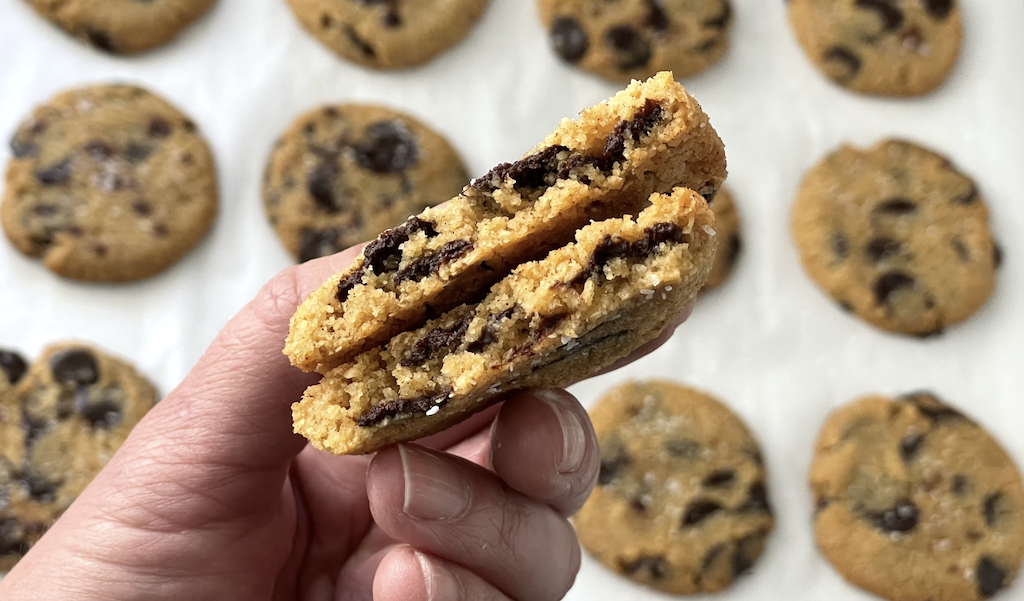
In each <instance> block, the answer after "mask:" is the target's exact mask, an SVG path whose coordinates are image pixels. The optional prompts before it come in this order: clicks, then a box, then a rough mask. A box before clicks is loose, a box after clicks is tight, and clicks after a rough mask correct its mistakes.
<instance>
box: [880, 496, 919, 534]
mask: <svg viewBox="0 0 1024 601" xmlns="http://www.w3.org/2000/svg"><path fill="white" fill-rule="evenodd" d="M868 517H869V518H870V519H871V521H872V522H873V523H874V524H875V527H876V528H878V529H879V530H881V531H883V532H910V531H911V530H913V529H914V528H917V524H918V522H920V521H921V510H920V509H918V508H917V505H914V503H913V502H912V501H910V500H909V499H901V500H900V501H897V502H896V504H895V505H893V506H892V507H890V508H889V509H886V510H885V511H881V512H873V513H869V514H868Z"/></svg>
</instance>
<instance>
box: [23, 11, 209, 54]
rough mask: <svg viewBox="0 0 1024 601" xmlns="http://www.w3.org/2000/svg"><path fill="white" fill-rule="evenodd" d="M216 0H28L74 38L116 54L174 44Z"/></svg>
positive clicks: (136, 52)
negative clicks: (182, 31)
mask: <svg viewBox="0 0 1024 601" xmlns="http://www.w3.org/2000/svg"><path fill="white" fill-rule="evenodd" d="M214 1H215V0H157V1H155V2H154V1H151V0H150V1H145V0H144V1H142V2H140V1H139V0H27V2H28V3H29V4H31V5H32V7H33V8H35V9H36V11H38V12H39V14H41V15H43V16H44V17H46V18H47V19H49V20H50V21H52V22H53V23H55V24H56V25H58V26H59V27H61V28H62V29H64V30H65V31H67V32H68V33H69V34H71V35H72V36H74V37H76V38H78V39H79V40H81V41H83V42H85V43H87V44H89V45H91V46H94V47H96V48H98V49H100V50H103V51H104V52H110V53H114V54H138V53H140V52H145V51H146V50H149V49H151V48H155V47H157V46H162V45H163V44H166V43H167V42H170V41H171V40H173V39H174V38H175V37H177V36H178V34H179V33H181V30H183V29H184V28H185V27H187V26H188V25H189V24H191V23H192V22H193V21H195V20H196V19H198V18H199V17H201V16H202V15H203V14H204V13H206V11H207V10H209V8H210V7H211V6H212V5H213V3H214Z"/></svg>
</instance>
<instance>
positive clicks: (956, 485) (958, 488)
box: [949, 474, 970, 497]
mask: <svg viewBox="0 0 1024 601" xmlns="http://www.w3.org/2000/svg"><path fill="white" fill-rule="evenodd" d="M968 486H970V481H969V480H968V479H967V476H965V475H963V474H957V475H955V476H953V483H952V484H951V485H950V487H949V491H950V492H951V493H953V494H954V495H956V496H958V497H962V496H964V495H965V494H967V487H968Z"/></svg>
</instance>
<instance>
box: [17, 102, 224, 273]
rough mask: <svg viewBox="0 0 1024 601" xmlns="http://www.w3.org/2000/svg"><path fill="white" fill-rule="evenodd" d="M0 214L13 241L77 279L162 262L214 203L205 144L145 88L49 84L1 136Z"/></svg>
mask: <svg viewBox="0 0 1024 601" xmlns="http://www.w3.org/2000/svg"><path fill="white" fill-rule="evenodd" d="M10 146H11V151H12V153H13V156H12V158H11V160H10V162H9V163H8V165H7V175H6V186H5V188H4V193H3V200H2V205H0V223H2V225H3V229H4V233H6V234H7V237H8V238H9V239H10V240H11V242H12V243H13V244H14V246H15V247H17V248H18V250H20V251H21V252H22V253H24V254H26V255H28V256H30V257H38V258H40V259H41V260H42V261H43V263H44V265H45V266H46V267H47V268H48V269H49V270H50V271H53V272H54V273H56V274H58V275H61V276H64V277H67V278H72V279H76V280H87V281H97V282H127V281H133V280H139V279H143V278H146V277H150V276H152V275H155V274H157V273H160V272H161V271H163V270H165V269H167V268H168V267H170V266H171V265H173V264H174V263H176V262H177V261H178V260H179V259H181V257H183V256H184V255H185V254H186V253H187V252H188V251H189V250H191V249H192V248H193V247H194V246H195V245H196V244H197V243H198V242H199V241H200V240H201V239H202V238H203V237H204V236H205V235H206V233H207V231H209V229H210V226H211V225H212V223H213V220H214V218H215V217H216V214H217V181H216V173H215V171H214V166H213V158H212V156H211V155H210V149H209V147H208V146H207V144H206V142H205V141H204V140H203V138H202V136H201V135H200V134H199V132H198V130H197V128H196V125H195V123H193V122H192V121H191V120H189V119H188V118H187V117H186V116H185V115H183V114H182V113H181V112H180V111H178V110H177V109H176V108H174V107H173V106H171V105H170V104H168V103H167V102H166V101H165V100H163V99H162V98H160V97H159V96H156V95H155V94H152V93H150V92H148V91H146V90H144V89H142V88H138V87H135V86H127V85H105V86H92V87H86V88H77V89H73V90H69V91H66V92H63V93H61V94H58V95H57V96H56V97H54V98H53V99H51V100H49V101H48V102H46V103H45V104H42V105H40V106H39V107H37V108H36V109H35V111H33V113H32V115H31V116H29V117H28V118H27V119H26V120H25V121H24V122H22V124H21V125H20V126H19V127H18V129H17V130H16V131H15V132H14V134H13V136H12V137H11V140H10Z"/></svg>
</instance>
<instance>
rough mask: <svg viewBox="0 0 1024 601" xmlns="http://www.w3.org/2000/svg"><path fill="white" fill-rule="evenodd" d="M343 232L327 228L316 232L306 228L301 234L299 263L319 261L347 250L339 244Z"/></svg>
mask: <svg viewBox="0 0 1024 601" xmlns="http://www.w3.org/2000/svg"><path fill="white" fill-rule="evenodd" d="M340 237H341V230H340V229H339V228H327V229H323V230H314V229H310V228H305V229H303V230H302V232H301V233H300V234H299V263H305V262H306V261H312V260H313V259H319V258H320V257H326V256H328V255H333V254H334V253H337V252H341V251H343V250H345V249H344V248H342V246H341V244H340V243H339V238H340Z"/></svg>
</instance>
